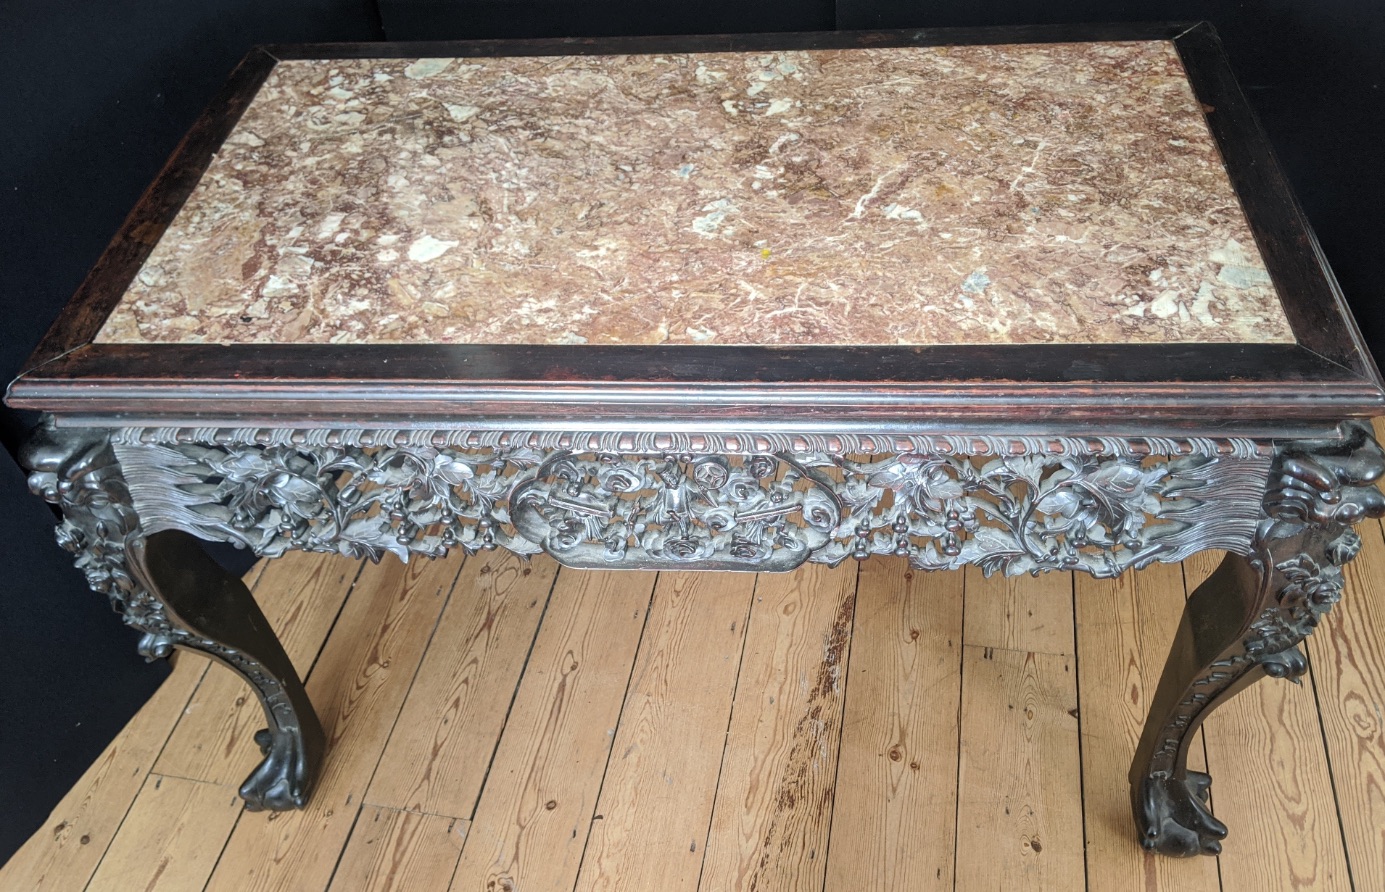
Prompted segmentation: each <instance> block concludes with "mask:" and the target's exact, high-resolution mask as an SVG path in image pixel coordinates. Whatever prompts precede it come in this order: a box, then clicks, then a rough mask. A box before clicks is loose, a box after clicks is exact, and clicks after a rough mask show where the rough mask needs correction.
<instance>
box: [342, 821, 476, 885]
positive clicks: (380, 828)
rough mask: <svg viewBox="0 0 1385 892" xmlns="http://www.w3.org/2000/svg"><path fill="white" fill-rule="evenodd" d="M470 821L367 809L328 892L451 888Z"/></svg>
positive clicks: (347, 843) (348, 841) (352, 832)
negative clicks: (450, 882)
mask: <svg viewBox="0 0 1385 892" xmlns="http://www.w3.org/2000/svg"><path fill="white" fill-rule="evenodd" d="M466 830H467V822H466V821H463V820H461V819H459V818H448V817H443V816H442V815H426V814H417V813H413V812H403V811H395V810H394V809H388V808H380V807H378V806H374V805H367V806H365V807H363V808H362V809H361V813H360V816H359V817H357V818H356V826H355V827H354V828H352V830H351V838H350V839H348V840H347V842H346V849H345V850H343V851H342V853H341V863H340V864H338V865H337V871H336V873H335V874H334V875H333V876H332V885H331V886H329V887H328V892H414V890H428V889H446V888H447V883H448V880H450V879H451V878H452V871H453V869H454V868H455V867H456V866H457V858H458V857H459V856H460V855H461V853H462V841H463V840H464V839H466Z"/></svg>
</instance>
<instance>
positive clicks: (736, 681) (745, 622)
mask: <svg viewBox="0 0 1385 892" xmlns="http://www.w3.org/2000/svg"><path fill="white" fill-rule="evenodd" d="M759 590H760V574H759V573H756V574H755V582H754V583H752V584H751V586H750V601H749V603H747V604H746V608H745V613H743V614H742V615H741V652H740V655H739V657H738V658H737V660H736V674H735V676H734V677H733V678H732V679H731V708H730V709H728V710H726V732H725V733H724V734H723V735H722V738H721V759H720V760H718V761H717V778H716V781H715V782H714V783H713V785H712V807H711V808H710V809H708V810H707V833H706V835H705V836H703V837H702V858H701V859H700V860H699V861H698V865H697V885H696V886H694V887H693V888H694V889H697V890H698V892H701V889H702V875H703V874H704V873H705V872H706V870H707V847H708V843H709V842H710V841H711V839H712V824H713V823H714V822H715V820H716V815H717V798H718V797H717V793H719V792H720V791H721V773H722V771H723V770H725V768H726V747H727V745H728V744H729V743H730V742H731V720H732V719H733V718H735V715H736V692H737V691H738V690H739V689H740V685H741V668H742V667H743V666H745V643H746V641H748V640H749V635H750V616H751V614H752V613H754V612H755V595H756V593H757V592H759Z"/></svg>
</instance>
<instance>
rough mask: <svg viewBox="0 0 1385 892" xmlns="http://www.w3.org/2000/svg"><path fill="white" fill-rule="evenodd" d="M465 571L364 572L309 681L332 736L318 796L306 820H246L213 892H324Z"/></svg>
mask: <svg viewBox="0 0 1385 892" xmlns="http://www.w3.org/2000/svg"><path fill="white" fill-rule="evenodd" d="M461 563H462V559H461V556H460V554H459V553H458V554H454V555H452V556H451V557H447V558H442V559H439V560H435V561H415V562H413V563H411V564H407V565H405V564H401V563H400V562H399V561H397V560H394V559H393V558H390V559H387V560H385V561H383V562H381V563H379V564H367V565H366V566H365V568H364V569H363V570H362V572H361V575H360V577H359V579H358V580H357V585H356V588H355V589H354V590H353V592H352V596H351V597H350V598H348V599H347V602H346V606H345V607H344V608H343V609H342V612H341V616H340V618H339V619H338V620H337V623H336V625H335V626H334V627H333V630H332V636H331V638H330V639H329V641H328V645H327V647H326V648H324V650H323V652H322V655H321V656H320V657H319V658H318V661H317V663H316V664H315V665H314V667H313V672H312V674H311V675H310V676H309V677H308V696H309V697H310V698H311V699H312V701H313V703H314V704H315V705H316V707H317V709H318V714H319V716H320V717H321V719H322V725H323V727H324V728H326V729H327V735H328V741H327V746H328V750H327V759H326V761H325V763H324V764H323V768H322V776H321V778H320V779H319V781H318V785H317V789H316V790H314V792H313V796H312V799H311V801H310V802H309V803H308V807H307V808H305V809H303V810H302V811H293V812H276V813H264V812H261V813H257V814H251V813H247V814H245V815H244V816H243V817H242V819H241V821H240V823H239V824H238V825H237V826H236V829H235V831H234V832H233V833H232V834H231V838H230V841H229V842H228V843H227V845H226V851H225V853H224V854H223V855H222V857H221V861H220V862H219V863H218V864H217V867H216V871H215V872H214V873H213V874H212V878H211V882H210V883H209V884H208V885H207V889H208V890H211V892H226V890H231V892H252V890H253V892H259V890H271V889H272V890H283V892H300V890H303V889H321V888H325V887H326V885H327V883H328V881H329V880H330V879H331V876H332V870H333V868H334V867H335V866H336V863H337V857H338V855H339V854H340V852H341V850H342V847H343V846H344V845H345V844H346V840H347V837H348V835H349V834H350V832H351V826H352V824H353V823H354V821H355V818H356V814H357V812H358V811H359V809H360V802H361V796H362V794H363V793H364V792H365V790H366V787H367V786H368V785H369V783H370V777H371V774H372V773H373V772H374V770H375V767H376V765H377V764H378V763H379V760H380V754H381V753H382V752H383V751H384V748H385V741H386V740H387V739H388V737H389V733H390V729H391V728H392V727H393V725H394V722H395V719H396V718H397V717H398V715H399V709H400V707H401V705H402V704H403V702H404V695H405V693H406V692H407V690H408V688H409V685H410V684H411V683H412V681H413V678H414V673H415V671H416V670H417V669H418V665H419V663H420V662H421V660H422V658H423V651H424V649H425V647H426V646H427V644H428V639H429V633H430V632H431V631H432V630H433V628H434V626H435V625H436V623H437V620H438V615H439V614H440V613H441V611H442V607H443V602H444V601H445V599H446V597H447V594H448V593H449V592H450V591H451V589H452V583H453V582H454V581H455V580H456V578H457V573H458V571H459V570H460V569H461Z"/></svg>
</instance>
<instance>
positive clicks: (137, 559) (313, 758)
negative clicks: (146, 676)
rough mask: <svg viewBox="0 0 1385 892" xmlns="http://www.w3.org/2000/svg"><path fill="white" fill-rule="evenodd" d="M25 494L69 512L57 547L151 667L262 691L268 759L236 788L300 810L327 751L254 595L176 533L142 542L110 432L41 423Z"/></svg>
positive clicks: (257, 801) (267, 803)
mask: <svg viewBox="0 0 1385 892" xmlns="http://www.w3.org/2000/svg"><path fill="white" fill-rule="evenodd" d="M20 460H21V462H22V463H23V464H24V466H25V467H26V468H28V469H29V470H30V472H31V473H30V476H29V486H30V488H31V489H32V490H33V491H34V492H35V493H37V494H39V495H41V496H43V497H44V498H45V499H47V500H48V501H49V502H51V503H53V504H54V505H57V506H58V507H59V508H60V509H61V511H62V514H63V520H62V523H61V524H60V525H59V527H58V541H59V543H60V544H61V545H62V546H63V547H64V548H66V549H67V550H69V551H71V552H72V553H73V554H74V555H76V563H77V566H78V568H79V569H81V570H82V571H83V572H85V573H86V575H87V581H88V582H89V583H90V585H91V587H92V588H93V589H95V590H97V591H100V592H104V593H105V594H106V595H107V596H108V597H110V599H111V603H112V605H113V606H114V607H115V609H116V610H117V612H119V613H121V614H122V615H123V616H124V618H125V622H126V623H127V624H128V625H130V626H133V627H135V628H137V629H139V630H140V631H142V632H143V633H144V637H143V638H142V639H141V640H140V645H139V648H140V652H141V653H143V654H144V655H145V656H146V657H148V658H149V659H156V658H159V657H166V656H168V655H169V654H170V653H171V652H172V650H173V648H175V647H182V648H187V649H189V650H195V651H199V652H201V653H204V654H207V655H208V656H211V657H212V658H214V659H216V660H218V661H219V662H221V663H222V664H224V665H226V666H229V667H230V668H231V669H232V670H234V671H235V672H236V673H237V674H239V675H240V676H241V677H242V678H243V679H245V681H246V682H247V683H249V684H250V686H251V687H252V688H253V689H254V690H255V694H256V696H257V697H258V698H259V700H260V704H261V705H262V706H263V707H264V711H265V716H266V718H267V719H268V722H269V727H268V728H267V729H265V730H262V731H260V732H259V733H258V734H256V735H255V741H256V742H257V743H258V744H259V745H260V748H261V750H262V751H263V753H264V755H265V759H264V761H263V762H261V763H260V765H259V766H258V767H257V768H256V769H255V771H254V772H252V773H251V775H250V777H249V778H248V779H247V780H246V781H245V783H244V784H243V785H242V786H241V789H240V794H241V796H242V798H244V799H245V801H246V805H247V807H248V808H250V809H251V810H252V811H257V810H260V809H266V808H268V809H273V810H276V811H278V810H284V809H290V808H301V807H302V806H303V805H304V804H305V803H306V802H307V798H308V794H309V793H310V792H311V789H312V785H313V781H314V779H315V777H316V774H317V771H318V767H319V766H320V764H321V761H322V754H323V752H324V750H325V749H326V738H325V735H324V734H323V732H322V727H321V725H320V724H319V722H318V719H317V716H316V714H315V713H314V712H313V708H312V704H311V703H310V702H309V701H308V696H307V693H306V692H305V691H304V689H303V683H302V682H301V681H300V680H299V678H298V674H297V673H296V672H295V671H294V668H293V664H292V663H291V662H290V661H289V658H288V655H287V654H285V653H284V649H283V647H282V646H281V645H280V643H279V640H278V638H277V637H276V636H275V634H274V631H273V630H272V629H271V628H270V625H269V623H268V621H267V620H266V619H265V617H264V614H263V613H261V612H260V608H259V606H258V605H257V604H256V603H255V599H254V597H253V596H252V595H251V594H250V590H249V589H247V588H246V587H245V585H244V583H242V582H241V581H240V580H239V579H237V578H235V577H233V576H231V575H229V574H228V573H226V572H225V571H224V570H222V569H221V567H220V566H218V565H217V564H216V562H215V561H213V560H212V559H211V558H210V557H208V556H207V554H206V553H205V552H204V551H203V550H202V548H201V547H200V546H199V545H198V543H197V540H196V539H195V538H194V537H193V536H191V535H189V534H187V533H185V532H181V531H177V530H166V531H161V532H155V533H152V534H146V532H145V531H144V530H143V529H142V528H141V526H140V522H139V517H138V516H137V514H136V512H135V509H134V506H133V504H132V503H131V501H130V494H129V487H128V486H127V484H126V481H125V478H124V475H123V474H122V472H121V469H120V465H119V463H118V461H117V460H116V456H115V451H114V450H113V449H112V448H111V445H110V439H109V432H108V431H104V430H97V429H88V428H72V429H64V428H56V427H54V426H53V425H52V423H51V421H50V422H47V423H45V425H44V426H43V427H40V428H39V429H38V430H37V431H36V432H35V433H34V435H33V436H32V437H31V438H30V440H29V442H28V443H26V444H25V447H24V449H23V450H22V452H21V454H20Z"/></svg>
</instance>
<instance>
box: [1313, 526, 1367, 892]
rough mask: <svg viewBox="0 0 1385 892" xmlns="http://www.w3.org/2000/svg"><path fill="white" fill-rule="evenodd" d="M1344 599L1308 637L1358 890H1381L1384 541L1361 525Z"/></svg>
mask: <svg viewBox="0 0 1385 892" xmlns="http://www.w3.org/2000/svg"><path fill="white" fill-rule="evenodd" d="M1359 532H1360V533H1361V538H1362V541H1363V543H1364V544H1363V547H1362V549H1361V553H1360V554H1359V555H1357V557H1356V560H1354V561H1352V562H1351V563H1350V564H1347V566H1346V590H1345V592H1343V594H1342V601H1341V603H1340V604H1338V605H1337V606H1336V607H1335V608H1333V610H1332V612H1331V613H1330V614H1328V616H1327V619H1326V620H1324V621H1323V624H1322V625H1321V626H1320V627H1319V628H1318V630H1317V632H1315V633H1314V634H1313V635H1311V636H1310V637H1309V638H1308V655H1309V658H1310V659H1311V660H1312V665H1313V669H1314V672H1313V684H1314V685H1315V686H1316V688H1317V705H1318V708H1319V710H1320V711H1321V715H1322V726H1323V731H1324V734H1325V736H1326V739H1327V755H1328V762H1329V764H1330V766H1331V771H1332V779H1333V783H1334V785H1335V791H1336V795H1337V811H1338V814H1339V815H1340V816H1341V823H1342V830H1343V833H1344V835H1345V837H1346V847H1347V851H1348V852H1349V853H1350V856H1351V875H1352V879H1353V880H1354V881H1355V886H1356V889H1357V890H1358V892H1359V890H1362V889H1377V888H1381V887H1382V886H1385V594H1382V593H1383V592H1385V539H1382V536H1381V529H1380V524H1379V523H1377V522H1375V521H1371V522H1368V523H1363V524H1362V525H1361V526H1360V528H1359Z"/></svg>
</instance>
